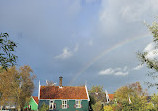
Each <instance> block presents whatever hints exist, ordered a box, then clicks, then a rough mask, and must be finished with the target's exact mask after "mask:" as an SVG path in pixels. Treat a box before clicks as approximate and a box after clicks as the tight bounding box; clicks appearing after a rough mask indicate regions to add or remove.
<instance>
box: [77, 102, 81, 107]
mask: <svg viewBox="0 0 158 111" xmlns="http://www.w3.org/2000/svg"><path fill="white" fill-rule="evenodd" d="M76 108H81V100H76Z"/></svg>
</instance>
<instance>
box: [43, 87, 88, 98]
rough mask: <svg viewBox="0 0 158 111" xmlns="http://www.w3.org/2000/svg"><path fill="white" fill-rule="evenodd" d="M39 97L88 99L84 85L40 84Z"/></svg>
mask: <svg viewBox="0 0 158 111" xmlns="http://www.w3.org/2000/svg"><path fill="white" fill-rule="evenodd" d="M40 99H88V97H87V93H86V88H85V86H63V87H62V88H59V86H41V88H40Z"/></svg>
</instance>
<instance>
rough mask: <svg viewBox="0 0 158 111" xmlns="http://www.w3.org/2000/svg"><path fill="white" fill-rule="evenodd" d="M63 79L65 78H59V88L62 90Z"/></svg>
mask: <svg viewBox="0 0 158 111" xmlns="http://www.w3.org/2000/svg"><path fill="white" fill-rule="evenodd" d="M62 79H63V77H62V76H60V77H59V88H62Z"/></svg>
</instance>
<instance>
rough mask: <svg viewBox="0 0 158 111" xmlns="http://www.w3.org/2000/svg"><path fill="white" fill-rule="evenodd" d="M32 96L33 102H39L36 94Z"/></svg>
mask: <svg viewBox="0 0 158 111" xmlns="http://www.w3.org/2000/svg"><path fill="white" fill-rule="evenodd" d="M32 97H33V99H34V100H35V102H36V103H37V104H38V102H39V100H38V97H36V96H32Z"/></svg>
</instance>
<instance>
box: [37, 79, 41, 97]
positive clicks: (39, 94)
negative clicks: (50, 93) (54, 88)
mask: <svg viewBox="0 0 158 111" xmlns="http://www.w3.org/2000/svg"><path fill="white" fill-rule="evenodd" d="M40 88H41V85H40V80H39V87H38V100H40Z"/></svg>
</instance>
